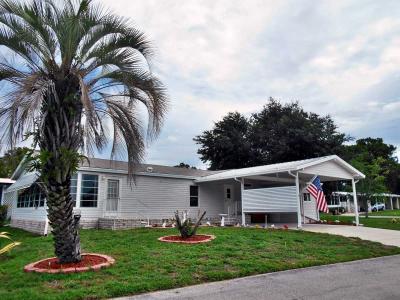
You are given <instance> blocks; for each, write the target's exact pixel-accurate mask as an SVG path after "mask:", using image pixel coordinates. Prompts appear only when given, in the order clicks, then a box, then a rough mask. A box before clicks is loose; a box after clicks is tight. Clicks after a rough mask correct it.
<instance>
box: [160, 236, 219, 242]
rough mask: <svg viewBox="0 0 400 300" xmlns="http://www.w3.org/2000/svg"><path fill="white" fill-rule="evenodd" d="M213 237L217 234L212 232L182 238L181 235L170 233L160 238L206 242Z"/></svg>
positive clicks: (171, 240)
mask: <svg viewBox="0 0 400 300" xmlns="http://www.w3.org/2000/svg"><path fill="white" fill-rule="evenodd" d="M213 239H215V236H214V235H211V234H197V235H194V236H191V237H189V238H186V239H184V238H182V237H181V236H180V235H168V236H162V237H160V238H158V240H159V241H161V242H166V243H181V244H199V243H206V242H210V241H212V240H213Z"/></svg>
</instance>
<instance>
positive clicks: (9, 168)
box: [0, 147, 31, 178]
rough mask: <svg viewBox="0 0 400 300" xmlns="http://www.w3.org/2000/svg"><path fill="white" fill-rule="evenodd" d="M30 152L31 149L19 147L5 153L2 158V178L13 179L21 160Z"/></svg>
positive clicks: (0, 169)
mask: <svg viewBox="0 0 400 300" xmlns="http://www.w3.org/2000/svg"><path fill="white" fill-rule="evenodd" d="M30 151H31V149H30V148H26V147H17V148H14V149H10V150H8V151H7V152H6V153H4V155H3V157H0V177H1V178H9V177H11V175H12V174H13V173H14V171H15V169H16V168H17V167H18V165H19V163H20V162H21V160H22V159H23V158H24V156H25V155H26V154H27V153H28V152H30Z"/></svg>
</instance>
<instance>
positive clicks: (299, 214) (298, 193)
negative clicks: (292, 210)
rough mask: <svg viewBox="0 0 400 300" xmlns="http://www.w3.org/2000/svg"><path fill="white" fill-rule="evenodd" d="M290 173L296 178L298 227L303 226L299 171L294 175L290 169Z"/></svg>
mask: <svg viewBox="0 0 400 300" xmlns="http://www.w3.org/2000/svg"><path fill="white" fill-rule="evenodd" d="M288 174H289V175H291V176H293V177H294V178H295V179H296V199H297V201H296V202H297V228H299V229H300V228H301V227H302V224H301V207H300V191H299V189H300V184H299V172H297V173H296V175H294V174H293V173H292V172H291V171H288Z"/></svg>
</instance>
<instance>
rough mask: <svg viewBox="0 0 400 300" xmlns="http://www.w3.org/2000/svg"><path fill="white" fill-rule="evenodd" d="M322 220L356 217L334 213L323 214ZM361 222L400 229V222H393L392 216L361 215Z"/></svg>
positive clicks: (347, 219) (343, 219) (384, 227)
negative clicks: (334, 214) (367, 216)
mask: <svg viewBox="0 0 400 300" xmlns="http://www.w3.org/2000/svg"><path fill="white" fill-rule="evenodd" d="M321 220H332V221H334V220H340V221H348V222H352V221H354V217H351V216H333V215H325V214H322V215H321ZM360 223H361V224H364V226H366V227H374V228H383V229H391V230H400V223H392V219H391V218H364V217H362V216H360Z"/></svg>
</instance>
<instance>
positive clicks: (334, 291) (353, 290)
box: [115, 255, 400, 300]
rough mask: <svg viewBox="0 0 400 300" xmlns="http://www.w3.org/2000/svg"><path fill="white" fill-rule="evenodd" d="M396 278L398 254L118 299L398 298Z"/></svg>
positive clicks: (399, 272)
mask: <svg viewBox="0 0 400 300" xmlns="http://www.w3.org/2000/svg"><path fill="white" fill-rule="evenodd" d="M398 278H400V255H395V256H387V257H381V258H373V259H366V260H359V261H353V262H347V263H339V264H333V265H326V266H318V267H311V268H304V269H296V270H289V271H283V272H276V273H268V274H262V275H256V276H249V277H242V278H238V279H232V280H225V281H220V282H213V283H206V284H200V285H194V286H189V287H184V288H179V289H173V290H166V291H159V292H154V293H148V294H143V295H137V296H131V297H123V298H118V300H161V299H163V300H166V299H169V300H173V299H174V300H178V299H179V300H183V299H192V300H204V299H207V300H225V299H226V300H243V299H263V300H284V299H285V300H286V299H307V300H309V299H310V300H321V299H327V300H331V299H332V300H337V299H363V300H379V299H400V289H399V288H398V285H399V279H398ZM115 300H116V299H115Z"/></svg>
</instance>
